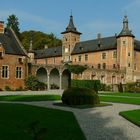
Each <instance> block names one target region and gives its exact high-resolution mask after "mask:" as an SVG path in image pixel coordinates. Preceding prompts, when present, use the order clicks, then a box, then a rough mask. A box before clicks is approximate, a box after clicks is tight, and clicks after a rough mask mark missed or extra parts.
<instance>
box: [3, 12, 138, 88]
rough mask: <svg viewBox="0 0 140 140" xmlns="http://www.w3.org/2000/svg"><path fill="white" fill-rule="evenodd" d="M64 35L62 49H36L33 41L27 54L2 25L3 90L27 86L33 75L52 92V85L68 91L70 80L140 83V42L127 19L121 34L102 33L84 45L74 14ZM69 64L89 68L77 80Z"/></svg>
mask: <svg viewBox="0 0 140 140" xmlns="http://www.w3.org/2000/svg"><path fill="white" fill-rule="evenodd" d="M61 34H62V36H63V37H62V46H57V47H53V48H47V47H45V48H44V49H43V50H33V49H32V41H31V42H30V49H29V51H28V52H27V51H26V50H24V47H23V46H22V44H21V43H20V41H19V40H18V38H17V37H16V35H15V33H14V31H13V30H12V29H5V28H4V22H0V89H2V90H4V88H5V86H9V87H11V88H12V89H16V88H19V87H24V80H25V78H26V77H27V76H28V75H30V74H32V75H35V76H36V77H37V78H38V80H39V81H41V82H44V83H47V85H48V89H50V88H51V85H52V84H55V85H57V86H58V87H59V89H64V88H66V87H68V86H69V84H70V78H73V79H75V78H78V79H92V80H94V79H98V80H100V81H101V83H104V84H107V85H113V86H114V88H115V85H117V84H119V83H122V84H126V83H129V82H136V81H139V80H140V61H139V59H140V41H138V40H135V36H134V35H133V34H132V32H131V31H130V30H129V26H128V18H127V16H124V18H123V26H122V30H121V32H120V33H118V34H115V35H114V36H110V37H102V36H101V34H98V35H97V38H96V39H93V40H87V41H83V42H81V41H80V35H81V33H80V32H79V31H77V28H76V27H75V25H74V22H73V16H72V15H71V16H70V20H69V24H68V26H67V27H66V30H65V31H63V32H62V33H61ZM67 63H69V64H73V65H74V64H79V65H84V66H87V67H88V69H86V70H85V71H84V72H83V73H82V74H80V75H78V77H76V76H75V75H74V74H72V75H71V74H70V72H69V71H68V70H67V68H66V67H65V64H67Z"/></svg>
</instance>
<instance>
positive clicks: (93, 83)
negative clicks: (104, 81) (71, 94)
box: [71, 80, 100, 93]
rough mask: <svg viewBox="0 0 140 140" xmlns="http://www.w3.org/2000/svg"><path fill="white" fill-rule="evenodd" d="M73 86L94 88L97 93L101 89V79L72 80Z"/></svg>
mask: <svg viewBox="0 0 140 140" xmlns="http://www.w3.org/2000/svg"><path fill="white" fill-rule="evenodd" d="M71 86H72V87H78V88H89V89H94V91H96V93H97V92H98V90H99V89H100V80H72V81H71Z"/></svg>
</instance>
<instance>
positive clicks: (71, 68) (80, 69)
mask: <svg viewBox="0 0 140 140" xmlns="http://www.w3.org/2000/svg"><path fill="white" fill-rule="evenodd" d="M67 68H68V70H69V71H70V72H71V73H74V74H82V73H83V71H84V70H86V69H87V67H86V66H82V65H67Z"/></svg>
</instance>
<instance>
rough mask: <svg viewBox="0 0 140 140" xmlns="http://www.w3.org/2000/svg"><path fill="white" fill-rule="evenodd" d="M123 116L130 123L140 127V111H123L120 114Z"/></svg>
mask: <svg viewBox="0 0 140 140" xmlns="http://www.w3.org/2000/svg"><path fill="white" fill-rule="evenodd" d="M119 114H120V115H121V116H123V117H124V118H126V119H127V120H129V121H130V122H132V123H134V124H136V125H137V126H139V127H140V109H138V110H131V111H123V112H120V113H119Z"/></svg>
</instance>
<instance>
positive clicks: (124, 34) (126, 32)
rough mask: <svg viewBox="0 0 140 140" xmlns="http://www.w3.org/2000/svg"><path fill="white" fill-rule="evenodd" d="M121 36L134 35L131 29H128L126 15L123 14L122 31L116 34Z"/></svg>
mask: <svg viewBox="0 0 140 140" xmlns="http://www.w3.org/2000/svg"><path fill="white" fill-rule="evenodd" d="M122 36H131V37H135V36H134V35H133V34H132V32H131V30H129V27H128V18H127V16H124V18H123V29H122V31H121V32H120V34H119V35H118V37H122Z"/></svg>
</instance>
